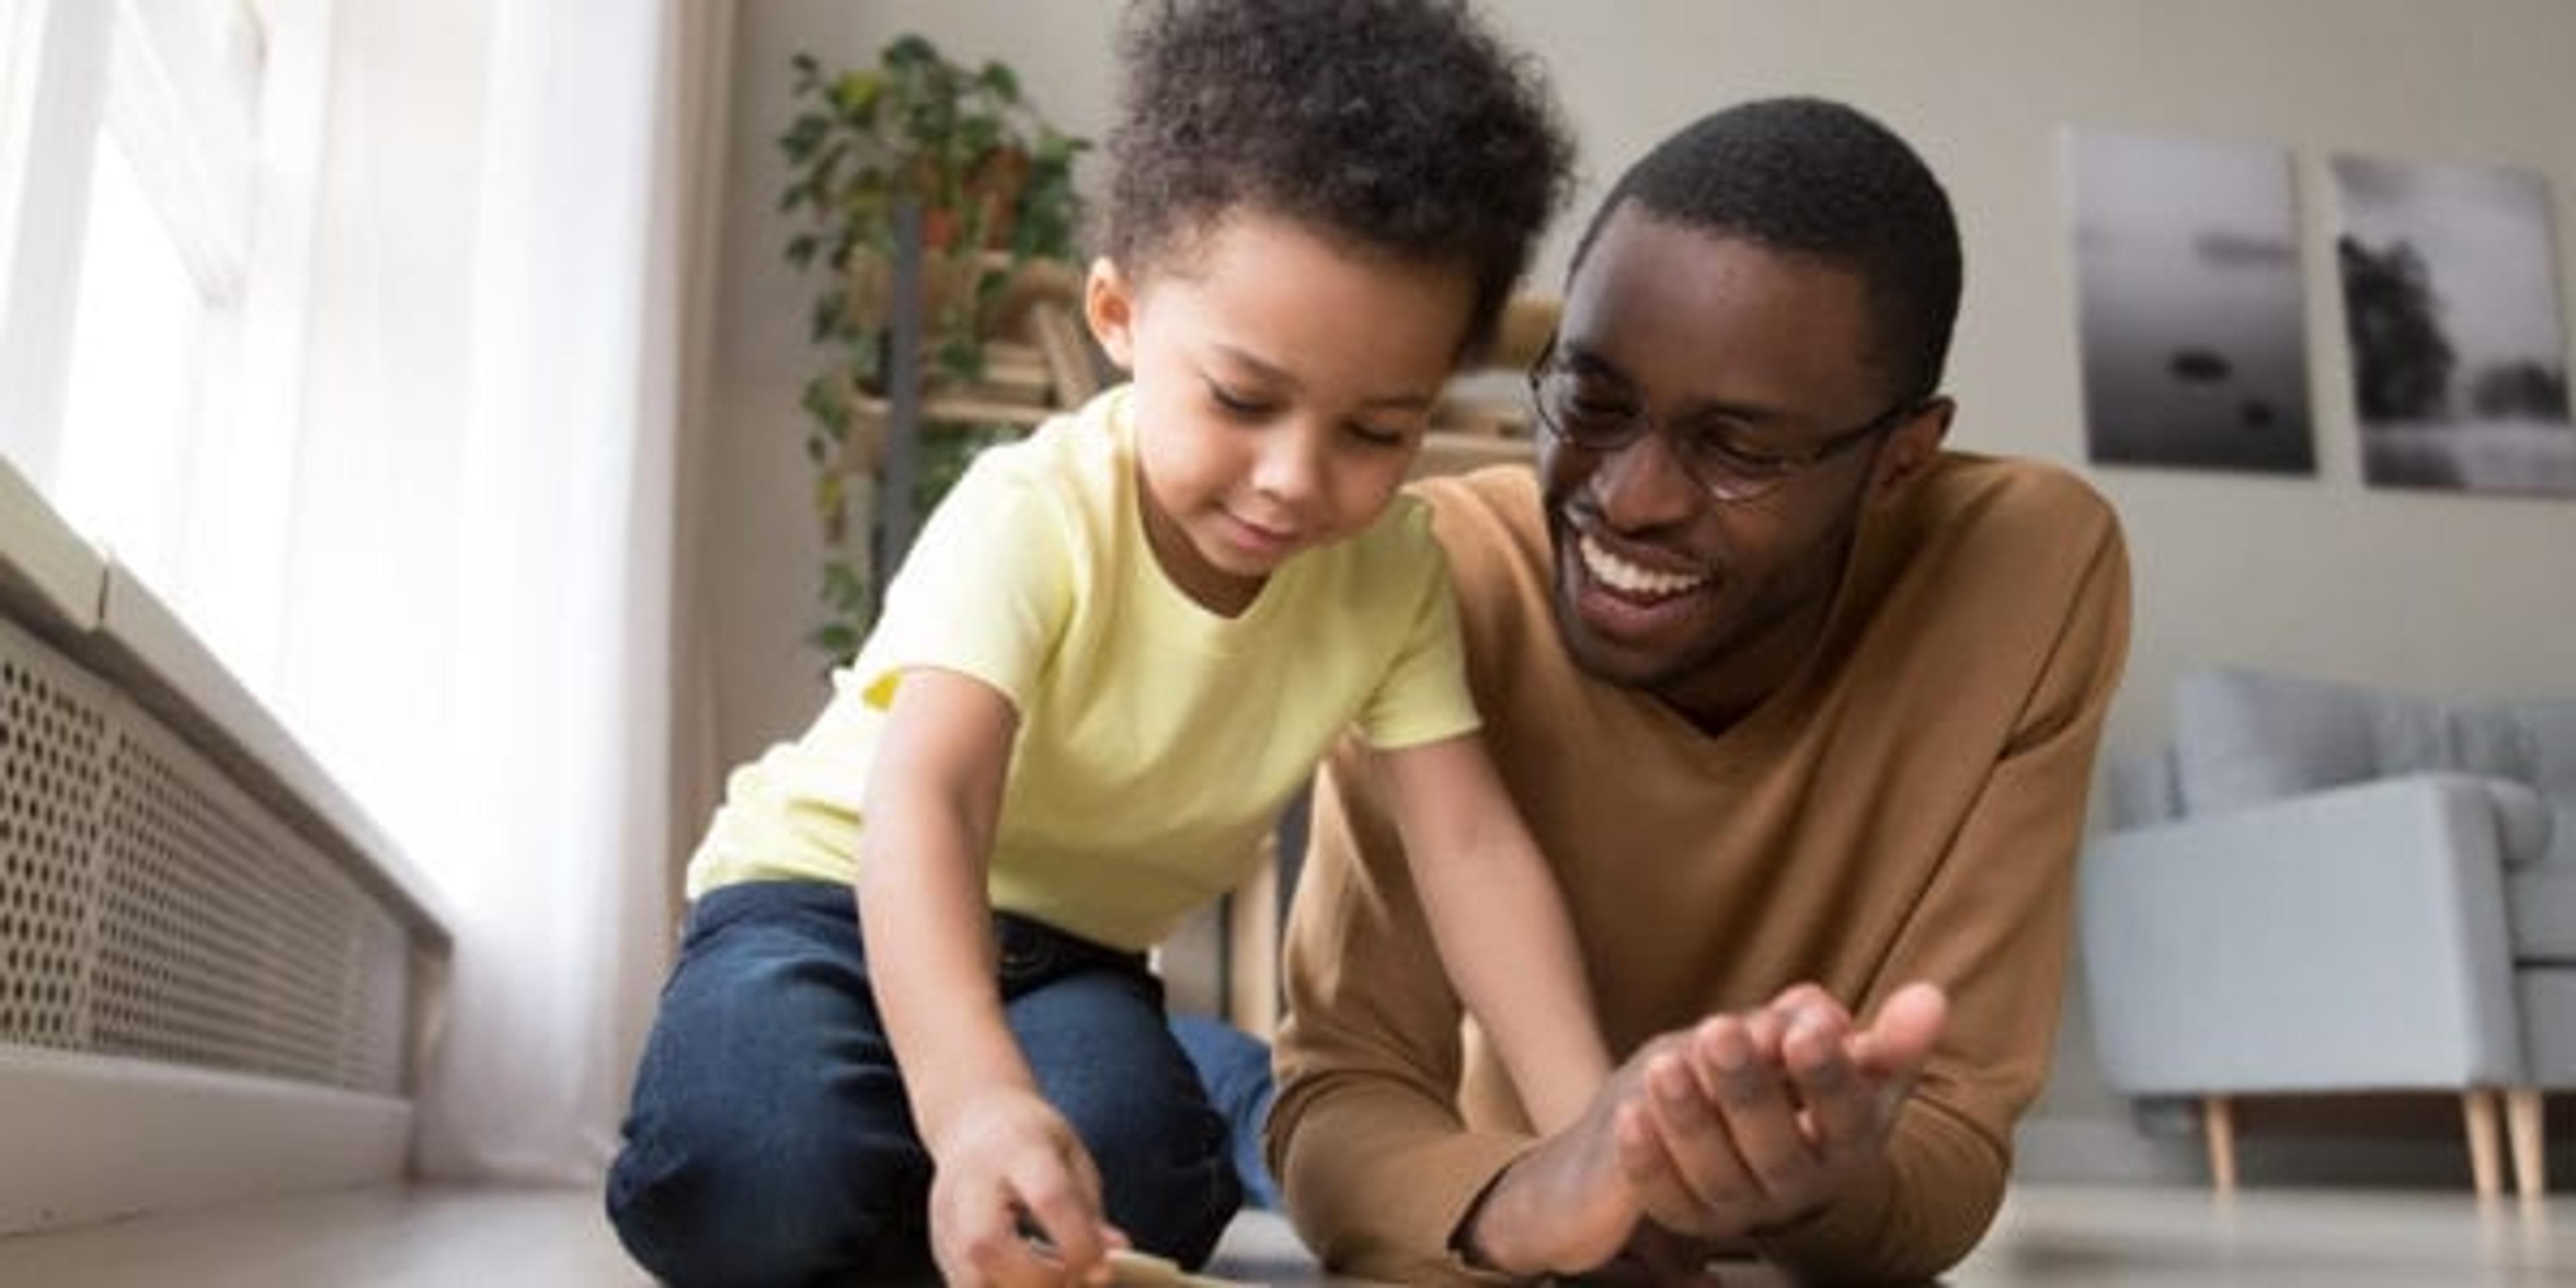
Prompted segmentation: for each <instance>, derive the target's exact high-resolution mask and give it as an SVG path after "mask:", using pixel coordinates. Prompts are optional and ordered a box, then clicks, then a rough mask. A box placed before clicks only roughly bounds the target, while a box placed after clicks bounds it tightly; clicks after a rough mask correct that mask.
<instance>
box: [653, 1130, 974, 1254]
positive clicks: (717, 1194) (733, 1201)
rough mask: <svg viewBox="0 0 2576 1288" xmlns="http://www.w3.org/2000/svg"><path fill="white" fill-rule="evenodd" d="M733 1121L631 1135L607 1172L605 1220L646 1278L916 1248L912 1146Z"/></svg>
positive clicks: (918, 1171) (918, 1192) (918, 1193)
mask: <svg viewBox="0 0 2576 1288" xmlns="http://www.w3.org/2000/svg"><path fill="white" fill-rule="evenodd" d="M735 1126H736V1129H735V1130H731V1131H721V1130H719V1131H702V1132H693V1133H685V1134H682V1133H670V1132H667V1131H665V1132H661V1133H657V1132H655V1131H654V1130H652V1129H649V1128H648V1129H644V1130H640V1131H636V1132H634V1133H633V1134H631V1135H630V1136H629V1138H628V1140H627V1142H626V1147H625V1148H624V1149H623V1150H621V1151H620V1152H619V1154H618V1156H617V1161H616V1163H615V1165H614V1166H612V1167H611V1168H610V1170H609V1175H608V1193H607V1206H608V1217H609V1222H610V1224H611V1225H613V1226H614V1227H615V1228H616V1230H617V1235H618V1238H619V1240H620V1241H621V1242H623V1243H624V1244H625V1245H626V1249H627V1251H628V1252H629V1253H630V1254H632V1255H633V1256H634V1258H635V1260H636V1261H637V1263H639V1264H640V1265H642V1266H643V1267H644V1268H645V1269H646V1270H649V1271H651V1272H652V1273H653V1274H654V1276H655V1277H657V1278H659V1279H661V1280H663V1281H665V1282H668V1283H673V1284H684V1285H688V1284H744V1285H752V1284H802V1283H809V1282H813V1281H815V1280H817V1279H821V1278H827V1277H831V1276H835V1275H846V1274H849V1273H852V1272H854V1271H859V1270H863V1269H867V1268H872V1267H878V1266H885V1265H901V1264H906V1263H907V1262H908V1261H912V1260H918V1259H919V1257H918V1256H916V1255H915V1254H916V1252H917V1251H918V1252H919V1253H920V1254H921V1255H926V1249H927V1236H926V1235H925V1234H924V1233H923V1231H922V1222H921V1212H922V1209H923V1207H924V1204H925V1203H926V1201H927V1199H926V1196H927V1194H928V1191H929V1180H930V1177H929V1173H930V1169H929V1164H928V1160H927V1159H926V1158H923V1157H921V1156H920V1153H919V1151H918V1150H917V1149H910V1148H905V1147H903V1146H901V1145H899V1144H894V1143H891V1142H889V1143H888V1144H886V1145H883V1146H878V1147H871V1148H865V1149H859V1150H847V1149H842V1150H824V1149H817V1148H814V1147H813V1146H814V1138H812V1137H807V1138H805V1139H804V1140H802V1141H796V1140H780V1139H777V1138H774V1137H773V1138H770V1139H768V1140H766V1141H763V1140H762V1139H761V1138H760V1136H759V1134H758V1133H750V1132H743V1131H741V1130H739V1126H740V1125H739V1124H736V1125H735Z"/></svg>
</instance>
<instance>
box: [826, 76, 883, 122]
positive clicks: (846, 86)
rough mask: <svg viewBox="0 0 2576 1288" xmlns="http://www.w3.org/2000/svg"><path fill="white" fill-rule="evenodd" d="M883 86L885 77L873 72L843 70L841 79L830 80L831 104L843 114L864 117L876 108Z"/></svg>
mask: <svg viewBox="0 0 2576 1288" xmlns="http://www.w3.org/2000/svg"><path fill="white" fill-rule="evenodd" d="M885 88H886V82H885V77H883V76H881V75H878V74H877V73H875V72H871V71H855V72H843V73H841V79H839V80H837V81H834V82H832V106H833V107H835V108H838V109H840V112H841V115H843V116H847V117H860V118H864V117H866V116H867V115H868V114H869V113H870V112H873V111H875V110H876V105H877V98H878V96H880V95H882V94H884V93H885Z"/></svg>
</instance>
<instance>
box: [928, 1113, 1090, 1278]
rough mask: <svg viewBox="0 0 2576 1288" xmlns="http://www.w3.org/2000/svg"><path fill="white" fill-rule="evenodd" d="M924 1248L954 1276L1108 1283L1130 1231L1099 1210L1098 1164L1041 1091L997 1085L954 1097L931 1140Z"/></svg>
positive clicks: (942, 1272) (944, 1272)
mask: <svg viewBox="0 0 2576 1288" xmlns="http://www.w3.org/2000/svg"><path fill="white" fill-rule="evenodd" d="M931 1155H932V1157H933V1158H934V1159H935V1160H936V1161H937V1164H938V1171H937V1173H936V1175H935V1176H934V1177H933V1179H932V1180H931V1184H930V1248H931V1253H932V1255H933V1256H935V1257H936V1258H937V1259H938V1262H939V1273H940V1277H941V1278H943V1279H945V1280H946V1281H947V1282H949V1283H951V1284H966V1285H979V1284H996V1285H1020V1284H1066V1283H1093V1284H1105V1283H1107V1282H1109V1277H1110V1271H1109V1263H1108V1261H1107V1260H1106V1259H1105V1258H1106V1257H1107V1255H1108V1252H1109V1249H1111V1248H1123V1247H1126V1246H1127V1236H1126V1235H1125V1234H1122V1233H1120V1232H1119V1231H1118V1229H1117V1228H1116V1227H1114V1226H1111V1225H1109V1224H1108V1223H1107V1222H1106V1221H1105V1220H1103V1219H1102V1217H1101V1210H1100V1172H1099V1170H1098V1169H1097V1168H1095V1167H1094V1166H1093V1165H1092V1162H1091V1155H1090V1154H1089V1153H1088V1152H1087V1151H1085V1150H1084V1149H1083V1148H1082V1142H1081V1140H1080V1139H1078V1138H1076V1137H1075V1135H1074V1134H1073V1128H1072V1127H1071V1126H1070V1125H1069V1124H1067V1123H1066V1122H1065V1120H1064V1116H1063V1115H1061V1114H1058V1113H1057V1112H1056V1111H1055V1108H1054V1106H1052V1105H1049V1104H1048V1103H1047V1102H1046V1100H1045V1098H1043V1097H1041V1096H1039V1095H1037V1094H1036V1093H1034V1092H1032V1091H1029V1090H1026V1089H1024V1088H1020V1087H1002V1088H996V1089H994V1090H992V1091H989V1092H986V1093H984V1094H982V1095H979V1096H977V1097H975V1098H974V1099H972V1100H969V1101H967V1102H965V1103H964V1104H963V1105H961V1106H959V1107H958V1109H957V1111H956V1113H955V1114H954V1116H952V1117H951V1118H950V1120H949V1122H948V1123H947V1124H946V1129H945V1130H944V1131H943V1132H942V1134H941V1137H940V1139H939V1140H938V1141H936V1142H933V1143H932V1145H931Z"/></svg>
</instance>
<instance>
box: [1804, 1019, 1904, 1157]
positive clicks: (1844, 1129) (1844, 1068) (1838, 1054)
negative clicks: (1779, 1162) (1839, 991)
mask: <svg viewBox="0 0 2576 1288" xmlns="http://www.w3.org/2000/svg"><path fill="white" fill-rule="evenodd" d="M1851 1041H1852V1034H1851V1027H1850V1025H1848V1024H1846V1023H1844V1022H1843V1020H1842V1010H1841V1008H1839V1007H1836V1008H1833V1009H1832V1010H1830V1011H1828V1010H1823V1009H1815V1010H1809V1011H1807V1012H1805V1013H1803V1014H1801V1015H1800V1016H1799V1018H1798V1020H1797V1022H1796V1023H1795V1024H1793V1025H1792V1026H1791V1028H1790V1031H1789V1036H1788V1037H1787V1038H1786V1039H1784V1040H1783V1041H1782V1043H1781V1057H1782V1063H1783V1064H1785V1065H1786V1066H1787V1067H1788V1070H1789V1078H1790V1080H1791V1082H1792V1083H1793V1084H1795V1086H1796V1088H1797V1093H1798V1101H1799V1103H1800V1105H1802V1106H1803V1107H1804V1109H1805V1113H1804V1116H1803V1119H1802V1127H1803V1131H1804V1134H1805V1135H1806V1137H1807V1138H1808V1140H1809V1142H1810V1143H1811V1144H1812V1145H1813V1146H1814V1147H1815V1148H1816V1150H1817V1151H1818V1152H1820V1153H1822V1154H1824V1155H1825V1156H1827V1157H1828V1158H1830V1157H1833V1156H1835V1155H1838V1154H1840V1153H1842V1152H1844V1151H1847V1150H1850V1149H1852V1148H1855V1147H1858V1146H1861V1145H1865V1144H1867V1143H1868V1142H1870V1141H1872V1140H1874V1139H1876V1138H1877V1135H1878V1129H1879V1119H1880V1106H1879V1098H1878V1083H1877V1082H1876V1081H1875V1080H1873V1079H1870V1078H1865V1077H1863V1076H1862V1074H1861V1072H1860V1070H1859V1069H1858V1068H1857V1067H1855V1066H1854V1063H1853V1061H1852V1058H1851V1055H1850V1052H1849V1048H1850V1045H1851Z"/></svg>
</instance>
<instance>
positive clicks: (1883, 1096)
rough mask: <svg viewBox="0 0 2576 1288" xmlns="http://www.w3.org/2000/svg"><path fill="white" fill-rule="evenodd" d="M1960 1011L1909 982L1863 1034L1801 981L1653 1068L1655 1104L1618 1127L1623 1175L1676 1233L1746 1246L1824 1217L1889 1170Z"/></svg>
mask: <svg viewBox="0 0 2576 1288" xmlns="http://www.w3.org/2000/svg"><path fill="white" fill-rule="evenodd" d="M1948 1012H1949V1003H1948V1000H1947V999H1946V998H1945V997H1944V996H1943V995H1942V993H1941V991H1940V990H1939V989H1937V988H1934V987H1932V986H1931V985H1928V984H1914V985H1909V986H1907V987H1905V988H1903V989H1900V990H1898V991H1897V993H1896V994H1895V995H1894V996H1893V997H1890V998H1889V999H1888V1001H1887V1004H1886V1005H1885V1006H1884V1007H1882V1008H1881V1009H1880V1011H1879V1015H1878V1020H1877V1023H1876V1024H1875V1025H1874V1026H1873V1027H1871V1028H1869V1029H1867V1030H1863V1031H1858V1032H1855V1031H1854V1029H1853V1026H1852V1019H1851V1016H1850V1015H1849V1013H1847V1012H1846V1011H1844V1010H1843V1008H1842V1005H1841V1004H1840V1003H1839V1002H1836V1001H1835V1000H1834V999H1833V998H1832V997H1831V996H1830V995H1828V994H1827V993H1826V992H1825V991H1824V990H1823V989H1821V988H1817V987H1816V986H1814V985H1812V984H1802V985H1799V986H1797V987H1795V988H1791V989H1789V990H1788V991H1787V992H1784V993H1782V994H1781V995H1780V996H1779V997H1778V998H1776V999H1774V1000H1773V1001H1772V1002H1771V1004H1770V1005H1768V1006H1766V1007H1764V1008H1763V1009H1761V1010H1759V1011H1756V1012H1754V1013H1752V1014H1750V1015H1747V1016H1740V1017H1739V1016H1731V1015H1721V1016H1715V1017H1712V1018H1710V1019H1708V1020H1705V1021H1703V1022H1701V1024H1700V1025H1699V1026H1698V1027H1697V1028H1696V1029H1694V1030H1692V1032H1691V1034H1690V1037H1689V1041H1688V1042H1687V1043H1686V1044H1683V1045H1682V1046H1681V1048H1680V1049H1677V1050H1665V1051H1661V1052H1658V1053H1656V1054H1655V1055H1653V1056H1652V1057H1650V1058H1649V1059H1648V1061H1647V1066H1646V1070H1645V1076H1644V1078H1643V1082H1644V1084H1645V1087H1646V1089H1647V1093H1648V1094H1647V1095H1646V1096H1645V1097H1644V1098H1643V1099H1644V1103H1643V1104H1636V1105H1631V1106H1627V1107H1623V1109H1622V1111H1621V1113H1620V1114H1619V1116H1618V1150H1619V1164H1620V1171H1621V1173H1622V1175H1623V1176H1624V1177H1625V1178H1626V1179H1627V1182H1628V1184H1629V1185H1630V1186H1631V1187H1632V1188H1633V1189H1634V1190H1635V1192H1636V1194H1637V1196H1638V1203H1639V1205H1640V1206H1641V1207H1642V1208H1643V1209H1644V1210H1645V1213H1646V1215H1647V1216H1648V1217H1649V1218H1650V1219H1652V1220H1653V1221H1654V1222H1655V1223H1656V1224H1657V1225H1660V1226H1663V1227H1664V1228H1666V1229H1668V1230H1671V1231H1673V1232H1675V1233H1677V1234H1683V1235H1688V1236H1692V1237H1696V1238H1703V1239H1727V1238H1735V1237H1739V1236H1743V1235H1748V1234H1758V1233H1760V1232H1762V1231H1764V1230H1768V1229H1772V1228H1775V1227H1778V1226H1782V1225H1786V1224H1789V1223H1791V1222H1794V1221H1797V1220H1799V1219H1800V1218H1803V1217H1806V1216H1809V1215H1812V1214H1814V1213H1815V1212H1817V1211H1818V1210H1820V1209H1822V1208H1824V1207H1825V1206H1826V1205H1827V1204H1829V1203H1831V1202H1832V1201H1833V1200H1834V1198H1835V1197H1837V1196H1838V1195H1840V1194H1842V1193H1844V1192H1846V1191H1847V1190H1848V1189H1849V1188H1850V1187H1852V1186H1853V1185H1855V1184H1857V1183H1859V1182H1860V1181H1861V1180H1862V1179H1864V1178H1865V1177H1866V1175H1867V1173H1868V1171H1869V1169H1872V1168H1875V1167H1877V1166H1879V1165H1880V1162H1881V1160H1882V1158H1883V1151H1884V1147H1885V1145H1886V1141H1887V1135H1888V1132H1889V1130H1890V1129H1891V1128H1892V1127H1893V1126H1894V1125H1895V1120H1896V1112H1897V1108H1898V1106H1899V1105H1900V1104H1901V1103H1902V1101H1903V1099H1904V1095H1905V1092H1906V1090H1907V1088H1909V1087H1910V1086H1911V1084H1912V1082H1913V1080H1914V1078H1915V1076H1916V1075H1917V1074H1919V1073H1920V1072H1921V1071H1922V1067H1923V1062H1924V1060H1925V1059H1926V1058H1927V1057H1928V1056H1929V1055H1930V1054H1931V1050H1932V1044H1933V1042H1934V1040H1935V1039H1937V1038H1938V1037H1939V1036H1940V1033H1941V1028H1942V1025H1943V1024H1944V1022H1945V1021H1946V1020H1947V1017H1948Z"/></svg>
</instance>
